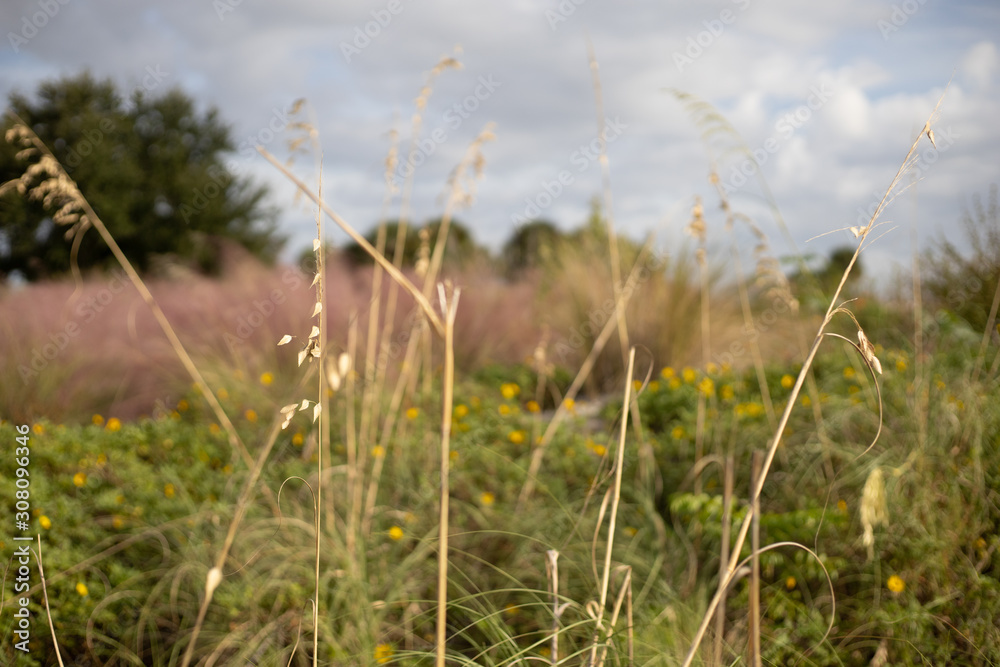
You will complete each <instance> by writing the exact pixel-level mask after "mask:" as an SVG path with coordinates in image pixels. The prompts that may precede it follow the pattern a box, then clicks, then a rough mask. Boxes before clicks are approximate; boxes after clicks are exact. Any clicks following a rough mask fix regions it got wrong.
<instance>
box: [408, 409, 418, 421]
mask: <svg viewBox="0 0 1000 667" xmlns="http://www.w3.org/2000/svg"><path fill="white" fill-rule="evenodd" d="M419 416H420V408H409V409H407V411H406V418H407V419H409V420H410V421H412V420H414V419H416V418H417V417H419Z"/></svg>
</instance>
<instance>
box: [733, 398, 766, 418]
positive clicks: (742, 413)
mask: <svg viewBox="0 0 1000 667" xmlns="http://www.w3.org/2000/svg"><path fill="white" fill-rule="evenodd" d="M735 412H736V416H737V417H751V418H753V417H760V416H761V415H762V414H764V406H763V405H761V404H760V403H756V402H753V401H751V402H749V403H737V404H736V408H735Z"/></svg>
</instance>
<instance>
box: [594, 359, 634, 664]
mask: <svg viewBox="0 0 1000 667" xmlns="http://www.w3.org/2000/svg"><path fill="white" fill-rule="evenodd" d="M634 370H635V348H632V349H631V350H629V355H628V366H627V367H626V370H625V399H624V401H625V402H624V403H623V405H625V406H628V405H630V404H631V403H632V374H633V372H634ZM627 432H628V411H626V410H623V411H622V422H621V429H620V430H619V432H618V451H617V452H616V456H615V481H614V486H612V488H611V489H610V494H611V515H610V517H609V519H608V544H607V547H606V548H605V550H604V569H603V574H602V576H601V599H600V602H599V603H598V611H597V619H596V622H595V625H596V627H595V630H594V640H593V645H592V647H591V653H590V658H591V660H590V664H592V665H596V664H598V662H597V650H598V645H599V642H600V634H599V633H600V630H601V628H602V627H603V625H602V622H603V619H604V613H605V609H606V607H607V601H608V585H609V582H610V580H611V552H612V550H613V549H614V545H615V529H616V527H617V525H618V505H619V503H620V501H621V490H622V471H623V469H624V467H625V434H626V433H627Z"/></svg>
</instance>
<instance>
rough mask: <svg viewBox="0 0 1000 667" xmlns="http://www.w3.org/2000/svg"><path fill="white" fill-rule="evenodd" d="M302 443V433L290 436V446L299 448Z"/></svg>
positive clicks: (303, 439) (303, 440)
mask: <svg viewBox="0 0 1000 667" xmlns="http://www.w3.org/2000/svg"><path fill="white" fill-rule="evenodd" d="M303 442H305V438H304V437H302V433H296V434H295V435H293V436H292V444H293V445H295V446H296V447H301V446H302V443H303Z"/></svg>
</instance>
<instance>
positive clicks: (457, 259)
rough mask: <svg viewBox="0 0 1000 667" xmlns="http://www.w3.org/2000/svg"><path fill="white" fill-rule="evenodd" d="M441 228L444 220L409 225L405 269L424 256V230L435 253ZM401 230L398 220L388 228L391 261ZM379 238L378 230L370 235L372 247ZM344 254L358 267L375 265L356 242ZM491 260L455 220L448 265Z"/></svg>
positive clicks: (447, 250)
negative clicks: (422, 252) (421, 246)
mask: <svg viewBox="0 0 1000 667" xmlns="http://www.w3.org/2000/svg"><path fill="white" fill-rule="evenodd" d="M440 226H441V219H440V218H437V219H434V220H429V221H428V222H425V223H424V224H423V225H420V226H413V225H410V226H409V228H408V229H407V232H406V241H405V245H404V247H403V266H414V265H415V264H416V262H417V259H418V258H419V257H420V245H421V243H422V241H421V239H420V236H421V232H422V231H424V230H426V232H427V249H428V251H429V252H431V253H433V252H434V244H435V243H436V242H437V235H438V228H439V227H440ZM398 229H399V222H398V221H396V220H392V221H389V222H387V223H386V225H385V256H386V257H388V258H389V260H390V261H391V260H392V259H393V258H394V257H395V256H396V233H397V230H398ZM377 236H378V229H373V230H371V231H370V232H368V234H367V235H366V236H365V239H367V240H368V242H369V243H371V244H372V245H375V240H376V238H377ZM344 255H345V257H347V258H348V259H349V260H350V261H351V262H352V263H353V264H356V265H362V264H370V263H372V258H371V256H369V255H368V253H367V252H365V251H364V249H363V248H362V247H361V246H359V245H358V244H357V243H354V242H351V243H349V244H348V245H347V246H345V247H344ZM489 261H490V260H489V253H488V252H487V251H486V250H484V249H483V248H481V247H479V246H478V245H476V242H475V239H473V238H472V233H471V232H470V231H469V228H468V227H466V226H465V225H463V224H462V223H461V222H459V221H458V220H452V221H451V223H450V224H449V225H448V241H447V243H446V244H445V250H444V260H443V263H444V265H445V266H447V267H453V268H454V267H463V266H471V265H472V264H481V263H483V262H489Z"/></svg>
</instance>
